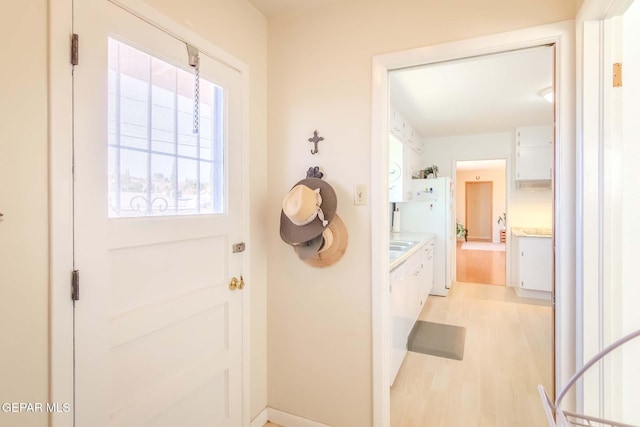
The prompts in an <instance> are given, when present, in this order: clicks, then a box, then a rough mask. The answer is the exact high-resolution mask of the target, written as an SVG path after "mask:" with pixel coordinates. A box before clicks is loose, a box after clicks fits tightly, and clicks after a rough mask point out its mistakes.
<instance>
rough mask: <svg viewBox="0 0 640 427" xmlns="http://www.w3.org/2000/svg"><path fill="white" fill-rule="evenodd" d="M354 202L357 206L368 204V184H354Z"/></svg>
mask: <svg viewBox="0 0 640 427" xmlns="http://www.w3.org/2000/svg"><path fill="white" fill-rule="evenodd" d="M353 204H354V205H356V206H365V205H366V204H367V184H356V185H354V186H353Z"/></svg>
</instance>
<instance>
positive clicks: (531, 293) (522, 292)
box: [514, 286, 551, 301]
mask: <svg viewBox="0 0 640 427" xmlns="http://www.w3.org/2000/svg"><path fill="white" fill-rule="evenodd" d="M514 289H515V291H516V295H517V296H519V297H521V298H534V299H541V300H546V301H551V292H546V291H536V290H533V289H522V288H521V287H520V286H514Z"/></svg>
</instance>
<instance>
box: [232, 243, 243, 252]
mask: <svg viewBox="0 0 640 427" xmlns="http://www.w3.org/2000/svg"><path fill="white" fill-rule="evenodd" d="M245 248H246V245H245V244H244V242H240V243H234V244H233V253H234V254H235V253H238V252H244V250H245Z"/></svg>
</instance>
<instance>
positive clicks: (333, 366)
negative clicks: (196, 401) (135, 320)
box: [266, 0, 575, 427]
mask: <svg viewBox="0 0 640 427" xmlns="http://www.w3.org/2000/svg"><path fill="white" fill-rule="evenodd" d="M574 6H575V2H574V0H565V1H553V2H544V3H542V4H541V3H540V2H534V1H517V2H514V1H509V0H485V1H472V0H465V1H462V2H456V3H451V2H437V1H434V0H430V1H424V2H415V1H408V0H399V1H395V2H387V1H378V0H376V1H367V2H364V1H357V0H345V1H341V2H328V4H327V5H326V6H324V7H321V8H319V9H317V10H314V11H313V13H307V14H300V15H295V16H289V17H286V18H283V19H279V20H273V21H270V22H269V94H270V95H269V133H268V135H269V137H268V140H269V159H268V164H269V199H270V201H271V204H270V208H269V210H268V212H267V217H266V219H267V223H266V224H267V227H268V233H269V250H268V260H269V271H268V274H269V297H268V351H269V358H268V375H269V376H268V385H269V406H270V407H274V408H276V409H280V410H283V411H286V412H289V413H293V414H295V415H299V416H303V417H306V418H310V419H314V420H317V421H320V422H323V423H325V424H328V425H332V426H335V427H365V426H366V427H369V426H371V425H372V411H373V408H372V403H371V402H372V399H371V396H372V372H371V371H372V363H371V359H372V352H371V347H372V342H371V297H372V294H371V261H370V255H369V254H370V253H371V231H370V229H371V207H369V206H354V205H353V202H352V200H353V199H352V192H353V185H354V184H357V183H370V171H371V169H370V164H371V161H370V159H371V148H370V144H371V134H370V129H371V83H372V82H371V65H372V56H373V55H376V54H381V53H385V52H392V51H397V50H402V49H407V48H412V47H418V46H427V45H432V44H437V43H442V42H446V41H452V40H459V39H465V38H470V37H475V36H479V35H484V34H491V33H497V32H502V31H507V30H511V29H516V28H524V27H528V26H532V25H537V24H542V23H547V22H556V21H561V20H564V19H572V18H573V16H574V14H575V9H574ZM314 129H318V131H319V132H320V134H321V136H323V137H324V138H325V140H324V141H323V142H321V143H320V146H319V150H320V153H319V154H317V155H315V156H311V155H310V153H309V149H310V144H309V143H308V142H306V140H307V138H309V137H310V136H311V134H312V132H313V130H314ZM501 144H502V145H505V144H506V146H508V141H507V142H506V143H504V142H501ZM505 149H506V148H505ZM432 163H438V162H430V163H426V164H432ZM438 164H440V163H438ZM314 165H319V166H321V167H322V168H323V169H324V171H325V172H326V175H325V177H326V179H327V180H328V181H329V182H330V183H332V184H333V186H334V188H335V189H336V192H337V194H338V200H339V203H338V213H339V214H340V215H341V217H342V218H343V219H344V221H345V224H346V226H347V228H348V230H349V248H348V249H347V252H346V254H345V256H344V258H343V259H342V260H341V261H340V262H339V263H338V264H336V265H335V266H333V267H330V268H326V269H322V270H316V269H312V268H310V267H307V266H306V265H304V264H303V263H301V262H300V261H299V260H298V259H297V257H296V256H295V254H294V253H293V251H292V250H291V248H290V247H288V246H287V245H285V244H284V243H283V242H281V241H280V239H279V234H278V227H279V215H280V207H279V206H280V202H281V200H282V197H283V196H284V194H285V193H286V191H287V190H288V189H289V188H290V187H291V186H292V185H293V184H295V183H296V182H297V181H298V180H299V179H301V178H303V177H304V173H305V171H306V169H307V168H308V167H309V166H314ZM449 168H450V165H449ZM441 172H442V169H441ZM442 175H449V176H450V169H449V173H448V174H447V173H446V172H442Z"/></svg>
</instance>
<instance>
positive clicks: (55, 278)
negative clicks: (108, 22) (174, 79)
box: [48, 0, 251, 427]
mask: <svg viewBox="0 0 640 427" xmlns="http://www.w3.org/2000/svg"><path fill="white" fill-rule="evenodd" d="M108 1H111V2H112V3H114V4H116V5H118V6H120V7H123V8H124V9H126V10H128V11H129V12H131V13H133V14H134V15H136V16H138V17H140V18H141V19H143V20H144V21H146V22H148V23H150V24H151V25H154V26H155V27H158V28H160V29H162V30H163V31H166V32H168V33H169V34H171V35H173V36H174V37H176V38H178V39H181V40H186V41H189V42H190V43H191V44H193V45H194V46H197V47H198V48H199V50H201V51H202V52H203V53H206V54H207V55H208V56H210V57H212V58H214V59H216V60H218V61H220V62H222V63H224V64H226V65H227V66H229V67H231V68H233V69H235V70H237V71H239V72H240V74H241V96H242V113H241V114H242V117H241V120H242V129H241V133H242V136H241V141H242V159H241V162H242V186H241V188H242V212H243V213H242V235H243V240H245V241H251V235H250V228H249V223H250V221H249V219H250V216H249V215H250V214H249V212H250V211H251V200H250V198H249V191H248V190H249V182H250V181H249V178H250V172H249V171H250V169H251V168H250V164H249V159H250V151H249V110H250V106H249V101H250V92H249V91H250V79H249V73H250V70H249V66H248V65H247V64H245V63H244V62H242V61H241V60H239V59H238V58H236V57H235V56H233V55H232V54H230V53H228V52H227V51H225V50H224V49H222V48H219V47H218V46H216V45H214V44H213V43H212V42H211V41H209V40H208V39H206V38H204V37H202V36H200V35H198V34H196V33H195V32H193V31H191V30H190V29H188V28H186V27H184V26H182V25H181V24H179V23H177V22H176V21H174V20H173V19H172V18H170V17H169V16H167V15H164V14H162V13H161V12H160V11H158V10H157V9H154V8H152V7H151V6H149V5H148V4H146V3H144V2H143V1H141V0H108ZM72 5H73V2H72V0H60V1H55V2H51V4H50V5H49V15H48V23H49V42H48V43H49V44H48V50H49V60H48V66H49V73H48V86H49V87H48V95H49V99H48V122H49V123H48V138H49V200H50V205H49V275H50V279H49V280H50V284H49V285H50V288H49V401H50V402H60V403H71V402H73V392H74V391H73V304H72V301H71V297H70V280H71V271H72V269H73V176H72V173H71V171H72V154H73V142H72V137H73V105H72V88H73V81H72V76H71V70H72V68H71V64H70V61H69V49H70V38H71V34H72V33H73V7H72ZM79 66H82V57H81V58H80V65H79ZM250 265H251V245H248V247H247V250H246V251H245V252H244V255H243V270H244V271H243V275H244V277H245V280H246V281H247V283H251V270H250V268H249V266H250ZM250 303H251V286H247V287H246V288H245V289H244V290H243V292H242V312H243V330H242V335H243V338H242V340H243V354H242V381H243V384H242V420H243V421H242V424H243V425H245V426H248V425H249V424H250V399H249V397H250V395H251V382H250V362H251V357H250V356H251V348H250V344H251V338H250V337H251V334H250V332H251V331H250V324H251V313H250V312H251V310H250ZM73 423H74V419H73V411H71V412H70V413H66V414H65V413H60V414H53V413H52V414H49V425H50V426H52V427H58V426H59V427H63V426H65V427H66V426H70V425H73Z"/></svg>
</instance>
